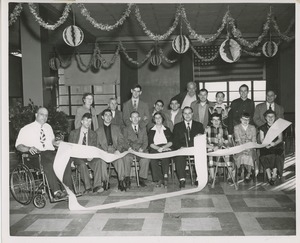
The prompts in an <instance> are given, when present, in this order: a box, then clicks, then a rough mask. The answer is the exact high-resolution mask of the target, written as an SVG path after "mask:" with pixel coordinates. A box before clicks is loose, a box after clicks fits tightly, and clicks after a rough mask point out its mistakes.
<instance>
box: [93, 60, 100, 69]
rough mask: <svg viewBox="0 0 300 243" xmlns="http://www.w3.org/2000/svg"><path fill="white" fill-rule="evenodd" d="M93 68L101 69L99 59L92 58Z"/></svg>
mask: <svg viewBox="0 0 300 243" xmlns="http://www.w3.org/2000/svg"><path fill="white" fill-rule="evenodd" d="M93 66H94V68H95V69H100V68H101V66H102V63H101V61H100V59H99V58H94V61H93Z"/></svg>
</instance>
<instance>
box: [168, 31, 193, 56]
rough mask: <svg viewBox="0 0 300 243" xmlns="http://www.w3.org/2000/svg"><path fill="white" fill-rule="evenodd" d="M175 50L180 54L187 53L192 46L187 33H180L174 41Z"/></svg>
mask: <svg viewBox="0 0 300 243" xmlns="http://www.w3.org/2000/svg"><path fill="white" fill-rule="evenodd" d="M172 47H173V49H174V51H176V52H177V53H179V54H182V53H185V52H186V51H187V50H188V49H189V47H190V41H189V39H188V38H187V37H186V36H185V35H178V36H176V37H175V39H174V40H173V41H172Z"/></svg>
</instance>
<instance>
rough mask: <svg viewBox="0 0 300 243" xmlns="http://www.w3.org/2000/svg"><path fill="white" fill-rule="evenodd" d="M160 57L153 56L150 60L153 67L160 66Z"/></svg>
mask: <svg viewBox="0 0 300 243" xmlns="http://www.w3.org/2000/svg"><path fill="white" fill-rule="evenodd" d="M161 61H162V59H161V56H160V55H153V56H152V57H151V59H150V62H151V64H152V65H153V66H159V65H160V64H161Z"/></svg>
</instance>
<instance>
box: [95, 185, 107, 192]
mask: <svg viewBox="0 0 300 243" xmlns="http://www.w3.org/2000/svg"><path fill="white" fill-rule="evenodd" d="M103 191H104V189H103V187H101V186H96V187H94V189H93V193H96V192H98V193H100V192H103Z"/></svg>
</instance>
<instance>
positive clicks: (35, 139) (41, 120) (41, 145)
mask: <svg viewBox="0 0 300 243" xmlns="http://www.w3.org/2000/svg"><path fill="white" fill-rule="evenodd" d="M47 119H48V110H47V109H46V108H44V107H41V108H39V109H38V111H37V112H36V114H35V121H34V122H32V123H30V124H28V125H26V126H24V127H23V128H22V129H21V130H20V132H19V134H18V137H17V140H16V144H15V146H16V149H17V150H18V151H20V152H22V153H30V155H31V156H30V157H31V159H32V160H36V163H38V160H37V156H36V155H38V154H40V156H41V164H42V166H43V169H44V172H45V174H46V176H47V180H48V183H49V187H50V189H51V191H52V193H53V196H54V199H55V200H59V199H62V198H64V197H66V196H67V193H66V192H63V191H62V190H61V185H60V184H59V181H58V178H57V177H56V175H55V173H54V170H53V162H54V158H55V155H56V151H55V147H54V146H58V145H59V143H60V141H57V140H55V136H54V133H53V130H52V127H51V126H50V125H49V124H48V123H46V122H47ZM63 180H64V183H65V184H66V185H67V186H69V187H70V188H72V178H71V167H70V165H68V166H67V168H66V170H65V174H64V179H63Z"/></svg>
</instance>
